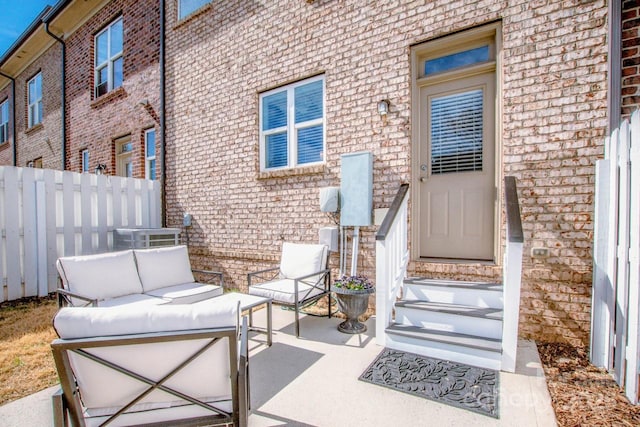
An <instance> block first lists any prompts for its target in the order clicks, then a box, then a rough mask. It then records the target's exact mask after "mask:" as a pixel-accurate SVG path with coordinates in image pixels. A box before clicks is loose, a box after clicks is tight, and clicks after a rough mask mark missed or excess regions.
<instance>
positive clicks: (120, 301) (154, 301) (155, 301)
mask: <svg viewBox="0 0 640 427" xmlns="http://www.w3.org/2000/svg"><path fill="white" fill-rule="evenodd" d="M162 304H168V302H167V301H166V300H163V299H162V298H157V297H152V296H151V295H145V294H131V295H123V296H121V297H115V298H110V299H106V300H102V301H98V307H117V306H125V305H126V306H128V307H135V308H138V307H141V306H149V305H162Z"/></svg>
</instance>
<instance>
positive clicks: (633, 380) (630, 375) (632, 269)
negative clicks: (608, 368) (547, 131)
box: [625, 111, 640, 404]
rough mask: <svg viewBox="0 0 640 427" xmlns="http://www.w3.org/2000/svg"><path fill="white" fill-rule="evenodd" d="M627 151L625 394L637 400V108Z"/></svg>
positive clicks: (639, 232)
mask: <svg viewBox="0 0 640 427" xmlns="http://www.w3.org/2000/svg"><path fill="white" fill-rule="evenodd" d="M630 131H631V139H630V142H631V150H630V156H629V157H630V169H631V170H630V178H631V179H630V184H631V185H630V189H629V191H630V196H631V197H630V210H629V212H630V215H629V216H630V223H629V227H630V232H629V287H628V294H627V298H628V301H627V307H628V314H627V349H626V351H625V353H626V369H627V375H626V378H625V394H626V395H627V398H628V399H629V400H630V401H631V402H633V403H634V404H635V403H638V388H639V387H638V374H639V373H640V346H639V343H638V340H639V335H640V314H639V309H638V307H639V306H640V289H639V288H640V111H636V112H635V113H634V114H633V116H632V117H631V128H630Z"/></svg>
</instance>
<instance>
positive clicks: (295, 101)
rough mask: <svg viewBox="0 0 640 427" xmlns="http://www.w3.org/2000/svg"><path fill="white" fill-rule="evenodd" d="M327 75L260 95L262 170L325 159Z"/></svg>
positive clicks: (308, 163) (298, 165)
mask: <svg viewBox="0 0 640 427" xmlns="http://www.w3.org/2000/svg"><path fill="white" fill-rule="evenodd" d="M324 92H325V89H324V76H317V77H313V78H310V79H306V80H303V81H300V82H296V83H293V84H290V85H287V86H283V87H280V88H277V89H273V90H271V91H268V92H265V93H262V94H260V170H262V171H268V170H276V169H287V168H295V167H301V166H308V165H312V164H317V163H322V162H324V151H325V137H324V133H325V113H324Z"/></svg>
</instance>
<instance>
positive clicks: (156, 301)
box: [56, 246, 223, 307]
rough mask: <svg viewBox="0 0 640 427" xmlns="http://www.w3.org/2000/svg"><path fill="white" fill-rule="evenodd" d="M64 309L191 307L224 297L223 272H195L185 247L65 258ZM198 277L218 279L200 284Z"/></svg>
mask: <svg viewBox="0 0 640 427" xmlns="http://www.w3.org/2000/svg"><path fill="white" fill-rule="evenodd" d="M56 266H57V268H58V273H59V275H60V281H61V285H62V286H61V287H60V289H58V303H59V305H60V306H97V307H115V306H123V305H127V306H143V305H144V306H146V305H164V304H192V303H195V302H199V301H203V300H207V299H210V298H214V297H217V296H219V295H222V293H223V276H222V273H220V272H216V271H208V270H192V269H191V264H190V261H189V253H188V251H187V247H186V246H172V247H163V248H154V249H135V250H126V251H119V252H109V253H104V254H96V255H82V256H70V257H61V258H59V259H58V262H57V263H56ZM193 272H196V273H202V274H207V275H210V276H213V277H214V278H215V281H216V283H215V284H206V283H199V282H197V281H196V280H195V278H194V276H193Z"/></svg>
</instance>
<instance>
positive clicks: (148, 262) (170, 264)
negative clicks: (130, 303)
mask: <svg viewBox="0 0 640 427" xmlns="http://www.w3.org/2000/svg"><path fill="white" fill-rule="evenodd" d="M134 252H135V256H136V262H137V263H138V274H140V281H141V282H142V287H143V289H144V292H149V291H153V290H155V289H159V288H166V287H168V286H174V285H181V284H183V283H192V282H195V279H194V278H193V273H192V272H191V263H190V261H189V252H188V251H187V247H186V246H171V247H166V248H157V249H136V250H135V251H134Z"/></svg>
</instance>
